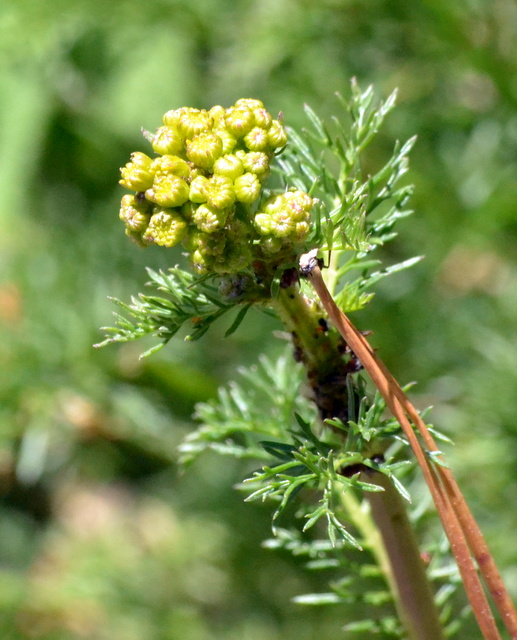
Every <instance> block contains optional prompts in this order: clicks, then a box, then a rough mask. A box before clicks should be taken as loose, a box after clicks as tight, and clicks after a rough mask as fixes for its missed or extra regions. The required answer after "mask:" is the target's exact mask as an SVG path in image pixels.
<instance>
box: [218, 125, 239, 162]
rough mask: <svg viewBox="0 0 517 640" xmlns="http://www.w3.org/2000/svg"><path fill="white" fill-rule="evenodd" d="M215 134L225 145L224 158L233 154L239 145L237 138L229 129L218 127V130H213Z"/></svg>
mask: <svg viewBox="0 0 517 640" xmlns="http://www.w3.org/2000/svg"><path fill="white" fill-rule="evenodd" d="M213 133H216V134H217V135H218V136H219V137H220V138H221V142H222V143H223V152H222V155H223V156H225V155H227V154H228V153H231V152H232V151H233V150H234V149H235V147H236V145H237V138H236V137H235V136H234V135H232V134H231V133H230V132H229V131H228V130H227V129H224V128H221V127H218V128H217V129H214V130H213Z"/></svg>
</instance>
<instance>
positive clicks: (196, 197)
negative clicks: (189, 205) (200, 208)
mask: <svg viewBox="0 0 517 640" xmlns="http://www.w3.org/2000/svg"><path fill="white" fill-rule="evenodd" d="M207 188H208V178H205V176H197V178H194V180H192V182H191V183H190V191H189V199H190V200H191V201H192V202H196V203H198V204H201V203H202V202H206V201H207V195H206V192H207Z"/></svg>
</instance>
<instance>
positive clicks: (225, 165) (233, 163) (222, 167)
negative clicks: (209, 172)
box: [213, 153, 251, 180]
mask: <svg viewBox="0 0 517 640" xmlns="http://www.w3.org/2000/svg"><path fill="white" fill-rule="evenodd" d="M249 170H250V171H251V169H249ZM213 172H214V174H217V175H221V176H224V177H225V178H230V179H231V180H235V178H238V177H239V176H241V175H242V174H243V173H244V167H243V165H242V161H241V160H240V159H239V158H238V157H237V156H235V155H233V154H231V153H228V154H227V155H224V156H221V157H220V158H217V160H216V161H215V162H214V166H213Z"/></svg>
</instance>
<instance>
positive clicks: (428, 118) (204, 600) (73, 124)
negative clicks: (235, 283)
mask: <svg viewBox="0 0 517 640" xmlns="http://www.w3.org/2000/svg"><path fill="white" fill-rule="evenodd" d="M0 75H1V80H2V81H1V85H0V86H1V89H0V158H1V161H0V184H1V185H2V197H1V199H0V225H1V233H0V265H1V269H0V329H1V330H0V498H1V502H0V634H1V637H2V638H5V639H6V640H11V639H13V640H14V639H16V640H18V639H20V638H35V639H38V640H39V639H44V640H58V639H59V640H61V639H63V640H64V639H73V640H76V639H84V638H86V639H91V640H108V639H109V640H176V639H178V640H179V639H181V640H205V639H206V640H219V639H221V640H222V639H224V640H232V639H234V638H235V639H237V638H238V639H239V640H255V639H257V640H258V639H259V638H260V639H262V638H268V639H269V640H276V639H280V638H282V639H287V638H297V640H308V639H312V638H324V637H340V634H341V635H342V632H341V631H340V628H341V626H342V624H344V623H345V622H346V621H347V615H348V613H347V611H346V610H344V609H340V608H339V607H334V608H324V609H307V608H303V607H300V606H298V605H295V604H292V603H291V602H290V598H291V597H293V596H295V595H298V594H301V593H305V592H310V591H314V590H321V589H325V582H324V579H323V578H322V577H321V576H319V575H312V574H307V573H305V572H304V571H303V569H302V563H301V562H297V561H296V560H293V559H292V558H290V557H287V556H284V555H283V554H281V553H276V552H273V551H268V550H266V549H263V548H261V547H260V543H261V541H262V540H263V539H264V538H265V537H267V536H268V535H269V508H268V507H267V506H265V507H261V506H260V505H255V504H253V505H249V504H243V502H242V495H240V494H239V493H238V492H236V491H234V490H233V489H232V486H233V485H234V484H235V483H236V482H238V481H239V480H240V479H241V477H242V475H243V473H244V471H245V470H244V467H243V466H242V465H240V464H238V463H236V462H233V461H228V460H226V459H224V460H223V459H219V458H217V457H215V456H214V457H213V458H211V457H210V456H208V457H205V458H202V459H201V460H200V461H198V462H197V463H196V464H195V465H194V467H192V468H191V469H190V470H189V471H188V472H187V473H185V474H183V475H182V474H179V473H178V469H177V464H176V462H175V461H176V458H177V454H176V446H177V444H178V442H179V441H180V440H181V438H182V437H183V436H184V435H185V434H186V433H187V432H188V431H189V429H192V428H193V425H192V421H191V417H190V416H191V414H192V411H193V407H194V405H195V403H196V402H197V401H200V400H205V399H207V398H210V397H212V396H213V395H214V394H215V391H216V389H217V387H218V386H219V385H220V384H223V383H224V382H225V381H228V380H230V379H232V378H233V377H234V376H235V375H236V369H237V367H238V366H241V365H250V364H253V363H254V362H255V361H256V359H257V356H258V354H259V353H260V352H262V351H264V350H267V351H268V352H269V353H271V354H273V353H275V352H277V351H278V350H279V349H280V348H282V345H281V344H280V343H279V342H278V341H276V340H275V339H273V338H271V337H270V336H271V330H272V329H275V328H277V325H276V323H275V322H273V321H272V320H265V319H264V318H263V317H262V316H259V315H258V314H257V315H253V314H250V315H249V316H248V317H247V319H246V321H245V323H244V325H243V326H242V327H241V329H240V330H239V331H238V332H237V334H235V335H234V336H232V338H231V339H228V340H223V334H224V329H225V328H226V327H225V326H223V327H221V328H220V330H219V332H218V330H217V329H216V330H215V331H213V332H212V333H211V334H209V335H207V336H206V337H205V338H204V339H203V340H202V341H201V342H198V343H193V344H188V343H184V342H182V341H181V340H180V339H178V340H176V341H175V342H173V343H171V344H170V345H169V346H168V347H167V348H166V349H165V350H163V351H161V352H160V353H159V354H158V355H156V356H154V357H152V358H150V359H148V360H146V361H144V362H141V361H139V360H138V354H139V353H140V352H141V351H142V350H143V349H144V346H148V345H141V344H129V345H123V346H122V347H121V346H114V347H109V348H106V349H103V350H100V351H97V350H93V349H92V344H93V343H95V342H97V341H99V339H100V338H101V333H100V331H99V327H100V326H102V325H106V324H110V322H111V320H112V316H111V314H112V311H113V307H112V305H111V303H110V302H109V301H108V300H107V296H108V295H114V296H117V297H119V298H122V299H124V300H128V299H129V297H130V295H131V294H132V293H136V292H137V291H139V290H141V288H142V286H143V284H144V283H145V281H146V273H145V269H144V267H145V266H146V265H148V266H151V267H153V268H158V267H166V266H167V265H171V264H174V263H175V262H176V261H177V260H179V259H180V257H179V255H178V254H176V253H174V251H166V250H163V249H160V248H156V249H155V248H150V249H148V250H145V251H143V250H140V249H139V248H137V247H136V246H135V245H132V244H131V243H130V242H129V241H128V240H127V239H126V238H125V236H124V234H123V230H122V224H121V223H120V222H119V220H118V201H119V199H120V197H121V195H122V189H121V187H119V186H118V184H117V181H118V178H119V173H118V170H119V167H120V166H123V164H125V162H126V161H127V159H128V156H129V153H130V152H131V151H133V150H137V149H140V150H146V149H147V146H146V143H145V142H144V141H143V139H142V138H141V136H140V128H141V127H145V128H148V129H154V128H155V127H157V126H158V125H159V124H160V120H161V115H162V113H163V112H165V111H166V110H168V109H171V108H177V107H180V106H185V105H186V106H193V107H199V108H205V107H206V108H209V107H210V106H212V105H213V104H218V103H220V104H222V105H224V106H229V105H231V104H233V102H234V101H235V100H236V99H238V98H239V97H256V98H259V99H261V100H263V101H264V102H265V104H266V106H267V108H268V109H269V110H270V111H271V112H272V113H273V114H276V113H278V112H279V111H283V112H284V115H285V120H286V122H287V123H288V124H290V125H292V126H299V125H302V124H303V123H304V116H303V110H302V105H303V103H304V102H308V103H309V104H310V105H311V106H312V107H313V108H314V109H315V110H316V111H317V112H319V113H320V114H323V115H330V114H332V113H333V112H334V111H336V109H337V103H336V101H335V99H334V97H333V93H334V92H335V91H340V92H342V93H343V94H344V95H347V94H348V87H349V80H350V77H351V76H357V78H358V80H359V83H360V84H361V85H362V86H363V87H365V86H366V85H367V84H370V83H373V84H374V85H375V87H376V90H377V93H378V95H379V96H381V97H386V96H387V95H388V93H390V92H391V91H392V90H393V89H394V88H395V87H398V88H399V91H400V93H399V106H398V108H397V110H396V111H395V113H394V114H392V115H391V116H390V118H389V120H388V123H387V127H386V128H385V130H384V132H383V134H382V136H381V137H380V141H379V143H378V145H377V147H376V152H375V153H378V154H379V160H380V159H381V158H384V159H386V158H387V157H388V156H387V153H388V150H389V148H390V147H391V146H392V145H393V142H394V140H395V139H406V138H408V137H409V136H411V135H413V134H414V133H417V134H418V136H419V142H418V143H417V146H416V148H415V150H414V152H413V153H412V157H411V166H412V171H411V174H410V179H411V181H412V182H414V183H415V184H416V194H415V197H414V199H413V207H414V209H415V215H414V216H413V217H412V218H410V219H409V220H407V221H405V222H404V223H403V224H402V225H401V227H400V228H399V233H400V236H399V238H398V239H397V240H396V241H395V242H394V243H392V244H391V245H390V247H388V248H387V249H386V251H385V258H386V260H387V262H388V263H391V262H395V261H398V260H400V259H405V258H408V257H411V256H412V255H415V254H419V255H420V254H424V255H425V256H426V259H425V260H424V261H423V262H421V263H420V264H419V265H418V266H417V267H416V268H414V269H412V270H411V271H409V272H404V273H402V274H400V275H398V276H397V277H394V278H392V279H390V281H386V282H385V283H384V284H383V286H381V287H379V289H378V292H377V295H376V297H375V299H374V301H373V302H372V304H371V305H370V308H369V309H368V310H367V311H365V312H363V313H362V314H361V315H360V316H359V317H358V318H356V320H357V322H358V324H359V325H360V326H361V328H363V329H366V328H368V329H372V330H373V331H374V341H375V344H376V345H377V346H378V347H379V349H380V353H381V355H382V356H383V358H384V359H385V360H386V362H387V364H388V365H389V366H390V367H391V368H392V369H393V371H394V373H395V374H396V375H397V376H398V377H399V379H400V380H401V382H409V381H411V380H418V381H419V385H418V387H417V388H416V390H415V397H416V399H417V401H418V403H420V404H421V406H426V405H428V404H433V405H434V407H435V410H434V413H433V421H434V422H435V424H437V425H438V426H439V427H440V428H441V429H442V430H444V431H445V432H446V433H447V434H449V435H450V436H451V437H453V438H454V440H455V442H456V446H455V448H453V449H452V448H451V449H450V450H448V452H447V454H448V457H449V460H450V461H451V464H452V465H453V468H454V470H455V471H456V473H457V474H458V477H459V481H460V485H461V486H462V487H463V489H464V490H465V493H466V495H467V497H468V499H469V502H470V503H471V505H472V507H473V509H474V511H475V514H476V516H477V517H478V519H479V521H480V524H481V526H482V529H483V530H484V532H485V533H486V536H487V539H488V541H489V544H490V546H491V548H492V550H493V552H494V554H495V557H496V559H497V561H498V563H499V564H500V567H501V569H502V571H503V574H504V577H505V580H506V582H507V584H508V586H509V588H510V589H511V592H512V594H513V595H514V596H516V597H517V542H516V536H515V532H516V531H517V364H516V362H517V251H516V241H517V5H516V4H515V2H513V0H495V1H492V2H490V1H488V0H458V1H457V2H446V1H445V0H416V1H414V2H404V1H400V0H395V1H393V0H392V1H388V0H350V1H347V0H341V1H339V0H319V2H317V3H316V2H311V1H309V0H260V1H259V0H244V1H242V2H239V1H236V0H198V1H197V2H191V3H185V2H179V1H176V0H147V1H146V2H138V1H135V0H126V1H124V0H119V1H117V0H115V1H114V2H111V3H107V2H102V1H101V0H76V1H75V2H69V1H67V2H65V1H64V0H54V1H50V2H48V3H41V2H37V1H36V0H5V1H4V2H3V3H2V4H1V6H0ZM472 629H474V628H472ZM472 629H471V632H470V633H473V634H474V636H472V635H470V633H469V635H468V637H475V636H476V634H477V632H476V631H475V630H472ZM466 633H467V632H466V631H464V632H463V633H462V634H461V637H467V635H463V634H466Z"/></svg>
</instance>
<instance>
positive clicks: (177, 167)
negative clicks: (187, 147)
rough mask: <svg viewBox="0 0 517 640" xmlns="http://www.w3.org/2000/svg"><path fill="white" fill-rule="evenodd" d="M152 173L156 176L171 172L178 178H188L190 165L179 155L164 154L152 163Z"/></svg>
mask: <svg viewBox="0 0 517 640" xmlns="http://www.w3.org/2000/svg"><path fill="white" fill-rule="evenodd" d="M151 173H152V174H154V175H155V176H157V175H159V174H163V173H171V174H173V175H175V176H178V178H183V179H185V180H186V179H187V178H188V177H189V176H190V166H189V165H188V163H187V162H185V160H183V159H182V158H179V157H178V156H170V155H164V156H160V157H159V158H155V159H154V160H153V162H152V164H151Z"/></svg>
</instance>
